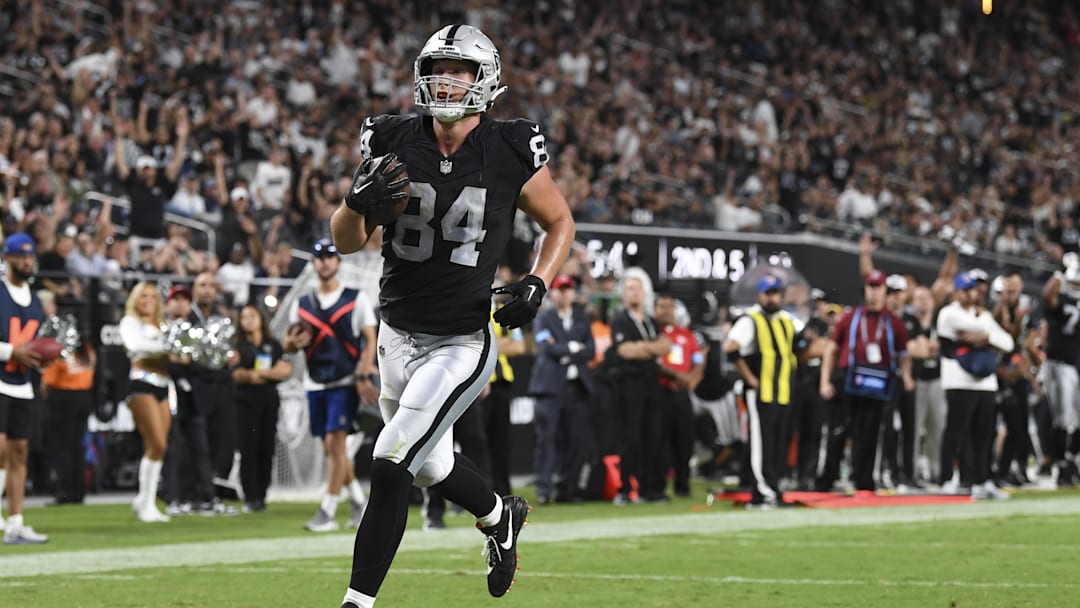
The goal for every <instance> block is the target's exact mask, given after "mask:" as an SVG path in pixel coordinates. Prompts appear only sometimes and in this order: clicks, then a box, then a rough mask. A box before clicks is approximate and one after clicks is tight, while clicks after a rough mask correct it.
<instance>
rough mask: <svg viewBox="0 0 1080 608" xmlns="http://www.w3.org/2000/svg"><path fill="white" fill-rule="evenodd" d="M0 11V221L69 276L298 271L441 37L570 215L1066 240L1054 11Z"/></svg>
mask: <svg viewBox="0 0 1080 608" xmlns="http://www.w3.org/2000/svg"><path fill="white" fill-rule="evenodd" d="M2 6H3V13H2V15H0V29H2V30H3V31H4V32H5V35H4V36H5V44H4V45H3V50H2V56H0V60H2V63H3V65H4V66H7V67H5V68H4V70H2V71H3V73H4V76H3V79H0V85H2V87H0V91H2V93H3V94H0V174H2V181H3V184H0V198H2V200H3V214H2V219H3V227H4V231H5V233H11V232H14V231H16V230H19V229H26V230H28V231H30V232H31V233H32V234H34V235H35V238H37V239H39V241H40V243H41V249H42V250H43V251H52V252H53V253H54V254H55V256H56V257H58V258H63V259H64V267H65V268H67V269H68V270H71V271H75V272H80V273H81V272H86V271H88V270H90V269H93V270H94V271H96V269H98V268H101V267H105V266H109V265H110V264H111V265H113V266H119V268H120V269H126V268H129V267H132V266H135V267H138V266H142V267H145V268H152V269H154V270H155V271H158V272H162V273H166V274H179V275H188V276H191V275H194V274H197V273H198V272H201V271H204V270H211V271H216V270H217V269H218V268H219V267H224V266H227V265H229V266H230V268H231V270H230V271H229V273H230V274H231V276H238V277H240V278H241V279H243V278H246V277H249V276H266V277H279V276H283V275H288V274H289V269H288V258H289V251H290V249H291V248H292V247H297V248H300V249H304V248H306V246H307V245H308V244H310V243H311V242H313V241H314V240H315V239H317V238H319V237H323V236H326V231H327V219H328V217H329V214H330V213H331V212H332V209H333V208H334V207H335V206H336V204H337V201H339V200H340V198H341V189H342V188H343V187H344V185H345V184H346V183H347V179H348V176H349V175H350V174H351V172H352V169H353V167H354V166H355V164H356V161H357V159H358V155H357V150H358V138H357V136H358V132H359V128H360V123H361V121H362V119H363V118H364V117H365V116H367V115H370V114H378V113H384V112H390V113H396V112H411V111H412V110H413V101H412V100H413V92H412V82H413V75H412V65H411V62H410V61H409V60H408V59H407V58H410V57H413V56H414V54H415V50H416V48H417V47H418V45H419V44H420V43H421V42H422V36H423V35H425V33H426V32H430V31H431V30H432V29H433V28H435V27H437V26H438V25H441V24H444V23H450V22H467V23H472V24H475V25H478V26H480V27H482V28H483V29H484V30H485V31H486V32H488V33H489V34H490V35H491V36H492V38H493V39H494V40H495V41H496V42H497V43H498V44H499V46H500V48H501V49H503V60H504V62H505V64H504V66H503V78H504V82H505V83H507V84H509V85H510V94H508V95H506V96H505V97H504V98H502V99H500V103H499V106H498V107H497V108H496V109H495V112H494V114H495V115H496V116H501V115H522V116H529V117H532V118H533V119H535V120H538V121H540V122H542V123H543V124H544V126H545V128H546V131H547V133H548V134H549V137H548V141H549V146H550V148H549V149H550V150H551V151H552V155H553V158H554V159H555V164H554V170H555V175H556V177H557V180H558V182H559V184H560V186H561V187H562V189H563V191H564V192H565V194H566V196H567V199H568V200H569V201H570V203H571V205H572V207H573V209H574V213H575V216H576V217H577V219H578V220H579V221H581V222H613V223H652V222H655V223H657V224H661V225H669V226H694V227H701V226H715V227H717V228H721V229H726V230H740V231H781V230H792V231H794V230H800V229H803V228H805V227H809V228H810V229H815V230H816V229H823V228H822V226H827V225H828V223H829V222H830V221H835V222H843V223H845V224H848V225H851V224H860V225H862V226H864V227H870V228H873V229H875V230H876V231H878V232H880V233H894V234H897V233H903V234H910V235H915V236H928V237H934V238H938V236H939V235H943V236H945V237H947V238H948V239H949V240H952V241H954V242H955V241H961V242H962V243H963V245H964V246H966V247H969V248H972V249H979V250H985V251H992V252H997V253H1001V254H1010V255H1019V256H1029V257H1034V258H1039V259H1045V260H1046V261H1048V262H1051V263H1056V262H1057V261H1058V260H1059V259H1060V256H1061V255H1062V253H1063V252H1067V251H1076V250H1077V249H1078V247H1080V231H1078V230H1077V227H1076V224H1077V222H1076V217H1077V213H1078V211H1080V205H1078V204H1077V203H1078V202H1080V176H1078V175H1077V167H1078V166H1080V150H1077V149H1076V143H1075V142H1077V141H1080V136H1078V135H1080V134H1078V129H1077V126H1076V124H1075V122H1076V121H1075V116H1076V112H1077V110H1078V109H1080V85H1078V81H1077V79H1076V78H1075V77H1074V75H1073V71H1072V70H1070V69H1069V67H1068V66H1069V65H1073V64H1075V63H1076V61H1077V53H1078V46H1080V26H1078V22H1077V17H1076V15H1075V13H1074V12H1073V10H1072V9H1071V8H1070V7H1069V6H1068V4H1067V3H1056V2H1044V1H1035V2H1024V3H1002V4H999V5H996V6H995V7H994V8H995V11H994V13H993V14H992V15H989V16H986V15H983V14H982V13H981V12H980V11H979V3H978V2H968V1H965V2H961V1H948V2H927V1H920V0H904V1H900V2H888V3H878V2H837V1H826V2H823V3H811V2H799V1H793V0H754V1H752V2H748V3H743V2H730V1H728V2H691V1H687V0H683V1H667V2H659V1H654V0H622V1H617V2H610V3H572V2H564V1H562V0H553V1H550V2H540V3H533V2H515V1H504V2H494V3H492V2H478V1H473V2H466V3H464V6H465V8H464V9H461V10H459V9H457V8H455V7H452V6H450V5H439V6H437V7H436V8H434V10H433V9H432V8H431V7H430V6H428V5H427V4H425V3H422V2H416V1H413V0H400V1H397V2H387V1H383V0H369V1H366V2H360V1H352V2H346V1H335V2H327V3H322V2H310V1H305V2H296V3H269V4H264V3H259V2H250V1H243V0H234V1H232V2H227V3H221V2H210V1H206V0H178V1H176V2H168V3H151V2H121V1H119V0H114V1H112V2H107V3H104V4H95V3H89V2H83V1H45V0H34V1H33V2H12V1H9V2H5V3H3V5H2ZM88 192H99V193H103V194H104V195H105V196H104V197H101V196H97V195H89V196H88V195H87V193H88ZM111 196H115V197H124V198H126V199H128V200H130V204H126V205H125V204H121V203H117V202H114V203H113V204H112V205H111V206H105V205H103V203H102V201H107V200H109V197H111ZM103 210H105V211H107V213H102V211H103ZM164 211H169V212H171V213H173V214H176V215H177V216H182V217H184V218H189V219H190V220H194V221H193V222H185V223H184V224H177V223H170V224H168V226H167V227H166V223H165V222H164V221H163V219H162V217H163V215H162V214H163V212H164ZM170 217H173V216H170ZM942 231H944V234H943V232H942ZM125 236H128V237H132V238H134V239H136V240H131V239H125V238H124V237H125ZM525 236H527V233H526V235H525ZM125 241H128V243H127V244H126V245H125V244H124V242H125ZM132 250H133V251H132ZM69 252H75V253H69ZM204 252H205V253H204ZM72 255H76V256H77V257H75V258H71V256H72ZM79 256H81V258H86V259H89V260H91V261H92V262H93V263H92V264H91V265H90V266H89V267H87V266H86V265H85V264H83V263H82V260H81V258H80V257H79ZM75 260H78V261H75ZM55 261H56V260H54V262H55ZM233 296H234V298H235V302H234V303H235V304H242V303H243V301H244V297H243V295H242V294H233Z"/></svg>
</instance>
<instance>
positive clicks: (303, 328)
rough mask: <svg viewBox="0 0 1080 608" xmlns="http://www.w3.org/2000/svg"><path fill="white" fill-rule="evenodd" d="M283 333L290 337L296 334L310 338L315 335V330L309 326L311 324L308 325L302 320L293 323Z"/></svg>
mask: <svg viewBox="0 0 1080 608" xmlns="http://www.w3.org/2000/svg"><path fill="white" fill-rule="evenodd" d="M285 331H286V333H288V334H290V335H292V334H298V333H306V334H308V335H309V336H312V337H313V336H314V335H315V328H314V327H312V326H311V323H308V322H307V321H305V320H303V319H300V320H299V321H297V322H296V323H293V324H292V325H290V326H289V328H288V329H286V330H285Z"/></svg>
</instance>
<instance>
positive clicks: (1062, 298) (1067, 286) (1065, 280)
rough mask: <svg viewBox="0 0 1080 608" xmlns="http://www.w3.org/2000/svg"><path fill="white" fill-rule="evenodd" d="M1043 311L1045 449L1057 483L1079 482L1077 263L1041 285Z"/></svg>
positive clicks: (1079, 291) (1079, 302)
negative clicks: (1048, 427) (1049, 426)
mask: <svg viewBox="0 0 1080 608" xmlns="http://www.w3.org/2000/svg"><path fill="white" fill-rule="evenodd" d="M1042 295H1043V311H1044V315H1045V318H1046V321H1047V324H1048V327H1047V344H1046V360H1045V361H1044V362H1043V375H1044V382H1045V388H1046V399H1047V403H1049V405H1050V413H1051V417H1052V421H1053V434H1052V435H1051V442H1050V447H1049V449H1048V450H1046V451H1047V453H1049V455H1050V456H1051V457H1052V458H1053V459H1054V461H1055V462H1054V464H1055V466H1057V468H1058V478H1057V482H1058V485H1059V486H1067V485H1076V484H1078V483H1080V469H1078V467H1077V464H1076V458H1077V455H1076V454H1074V453H1072V451H1073V449H1075V448H1074V444H1073V438H1072V437H1070V435H1073V434H1075V433H1076V432H1077V431H1078V430H1080V374H1078V373H1077V368H1076V365H1077V360H1078V359H1080V340H1078V339H1077V331H1076V326H1077V322H1078V321H1080V266H1076V265H1072V266H1070V267H1068V268H1066V269H1065V271H1064V272H1056V273H1054V275H1053V276H1052V277H1050V279H1049V280H1047V281H1046V284H1045V285H1044V286H1043V294H1042Z"/></svg>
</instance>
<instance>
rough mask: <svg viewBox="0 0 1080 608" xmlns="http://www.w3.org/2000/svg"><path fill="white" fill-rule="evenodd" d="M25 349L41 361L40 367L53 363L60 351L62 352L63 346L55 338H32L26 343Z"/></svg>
mask: <svg viewBox="0 0 1080 608" xmlns="http://www.w3.org/2000/svg"><path fill="white" fill-rule="evenodd" d="M26 348H28V349H30V351H32V352H33V353H34V354H35V355H37V356H38V358H39V359H41V364H42V365H48V364H50V363H52V362H53V361H55V360H56V358H57V357H59V356H60V351H62V350H64V346H63V345H62V344H60V342H58V341H57V340H56V338H34V339H33V340H31V341H29V342H27V343H26Z"/></svg>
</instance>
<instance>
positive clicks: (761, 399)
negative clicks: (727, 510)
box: [724, 275, 826, 508]
mask: <svg viewBox="0 0 1080 608" xmlns="http://www.w3.org/2000/svg"><path fill="white" fill-rule="evenodd" d="M783 303H784V284H783V281H781V280H780V279H779V278H778V277H776V276H773V275H767V276H765V277H763V278H762V279H760V280H759V281H758V285H757V304H756V305H755V306H753V307H751V308H750V309H749V310H747V311H746V312H745V313H744V314H743V315H742V316H741V317H739V318H738V319H736V320H735V323H734V324H733V325H732V327H731V331H730V332H729V333H728V335H727V339H726V341H725V343H724V351H725V352H726V353H727V355H728V358H729V360H730V361H732V362H733V363H734V364H735V367H736V369H738V371H739V375H740V376H741V377H742V381H743V388H744V393H743V394H744V398H745V401H746V410H747V415H748V417H749V425H748V429H749V442H748V443H749V447H750V454H749V458H748V460H749V465H750V471H751V473H752V475H753V481H752V486H753V487H752V493H751V500H750V504H749V505H747V506H748V507H749V508H768V507H773V506H779V505H783V504H784V502H783V495H782V494H781V492H780V487H779V481H780V478H781V476H782V475H783V472H784V460H785V457H786V455H787V444H786V438H787V420H788V416H789V413H790V411H791V405H792V402H793V400H794V399H795V395H794V394H793V391H792V389H793V387H794V386H795V382H794V381H795V370H796V368H797V367H798V359H799V355H800V354H801V355H803V357H806V356H809V357H814V356H820V354H818V353H817V351H824V349H825V348H826V345H825V343H824V342H825V340H824V339H815V341H814V342H813V343H812V344H806V343H805V342H804V340H803V339H802V331H803V323H802V321H800V320H799V319H797V318H795V317H793V316H792V315H791V314H790V313H788V312H787V311H786V310H783V309H782V308H781V307H782V305H783Z"/></svg>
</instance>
